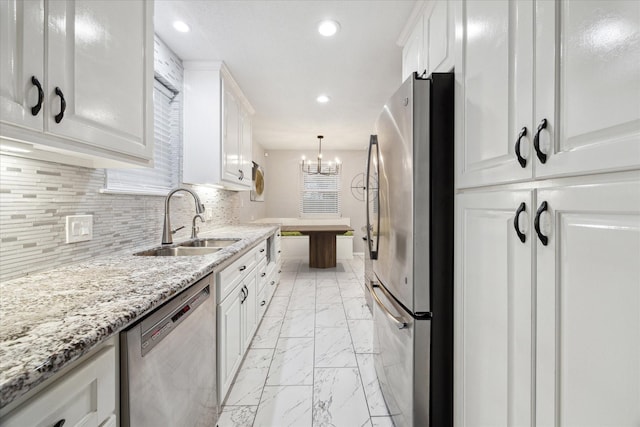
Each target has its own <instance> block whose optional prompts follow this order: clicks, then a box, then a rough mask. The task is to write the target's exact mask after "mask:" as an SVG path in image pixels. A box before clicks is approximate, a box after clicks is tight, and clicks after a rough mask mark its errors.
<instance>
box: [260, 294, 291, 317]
mask: <svg viewBox="0 0 640 427" xmlns="http://www.w3.org/2000/svg"><path fill="white" fill-rule="evenodd" d="M288 304H289V297H276V296H274V297H273V298H271V302H270V303H269V308H267V312H266V313H265V314H264V315H265V317H267V316H268V317H284V314H285V312H286V311H287V305H288Z"/></svg>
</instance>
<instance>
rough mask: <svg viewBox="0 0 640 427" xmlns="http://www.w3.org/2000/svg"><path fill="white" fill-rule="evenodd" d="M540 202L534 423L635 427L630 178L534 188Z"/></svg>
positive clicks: (638, 406)
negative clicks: (542, 207) (541, 236)
mask: <svg viewBox="0 0 640 427" xmlns="http://www.w3.org/2000/svg"><path fill="white" fill-rule="evenodd" d="M544 202H546V203H547V211H546V212H545V213H544V216H542V217H541V232H542V233H543V234H544V235H546V236H547V238H548V241H547V245H546V246H545V245H543V244H542V243H541V242H540V239H536V243H535V245H536V259H537V298H536V299H537V309H536V313H537V314H536V319H537V320H536V323H537V325H536V335H537V341H536V349H537V350H536V399H535V400H536V425H538V426H581V427H586V426H616V427H631V426H638V425H640V178H637V177H636V179H635V180H634V181H628V182H614V183H605V184H595V185H581V186H573V187H565V188H552V189H548V190H547V189H545V190H539V192H538V206H540V205H542V204H543V203H544ZM545 216H546V218H545Z"/></svg>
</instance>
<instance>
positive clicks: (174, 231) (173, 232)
mask: <svg viewBox="0 0 640 427" xmlns="http://www.w3.org/2000/svg"><path fill="white" fill-rule="evenodd" d="M183 228H184V225H183V226H182V227H178V228H176V229H175V230H171V234H176V232H177V231H179V230H182V229H183Z"/></svg>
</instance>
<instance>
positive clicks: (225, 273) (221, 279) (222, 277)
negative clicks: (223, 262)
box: [216, 248, 259, 301]
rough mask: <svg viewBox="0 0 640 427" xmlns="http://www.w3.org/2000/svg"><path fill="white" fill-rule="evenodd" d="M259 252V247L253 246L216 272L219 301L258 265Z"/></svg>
mask: <svg viewBox="0 0 640 427" xmlns="http://www.w3.org/2000/svg"><path fill="white" fill-rule="evenodd" d="M258 253H259V252H258V248H253V249H251V250H250V251H249V252H247V253H246V254H244V255H242V256H241V257H240V258H238V259H237V260H236V261H234V262H233V263H232V264H231V265H229V266H228V267H227V268H225V269H224V270H222V271H220V272H218V273H217V274H216V283H217V284H218V292H219V295H218V301H222V300H224V299H225V298H226V297H227V295H229V293H230V292H231V291H232V290H233V289H234V288H235V287H236V286H237V285H238V283H239V282H240V280H242V278H243V277H245V275H246V274H247V273H249V272H250V271H251V270H252V269H253V268H254V267H255V266H256V264H257V255H258Z"/></svg>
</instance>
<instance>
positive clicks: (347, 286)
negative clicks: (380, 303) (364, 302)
mask: <svg viewBox="0 0 640 427" xmlns="http://www.w3.org/2000/svg"><path fill="white" fill-rule="evenodd" d="M364 292H365V291H364V287H363V285H362V284H361V283H360V282H358V281H355V280H349V281H341V282H340V294H341V295H342V298H364Z"/></svg>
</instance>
